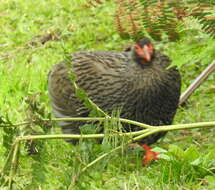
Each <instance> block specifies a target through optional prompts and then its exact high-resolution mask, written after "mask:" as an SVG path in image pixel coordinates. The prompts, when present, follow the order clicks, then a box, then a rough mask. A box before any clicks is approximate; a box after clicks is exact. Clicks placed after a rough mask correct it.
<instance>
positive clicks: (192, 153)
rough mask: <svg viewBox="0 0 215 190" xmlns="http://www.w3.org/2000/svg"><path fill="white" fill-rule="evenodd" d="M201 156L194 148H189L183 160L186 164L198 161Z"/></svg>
mask: <svg viewBox="0 0 215 190" xmlns="http://www.w3.org/2000/svg"><path fill="white" fill-rule="evenodd" d="M200 156H201V154H200V153H199V152H198V150H197V147H196V146H192V145H191V146H190V147H189V148H188V149H186V151H185V152H184V160H186V161H188V162H192V161H194V160H196V159H198V158H199V157H200Z"/></svg>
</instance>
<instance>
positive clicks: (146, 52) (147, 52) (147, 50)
mask: <svg viewBox="0 0 215 190" xmlns="http://www.w3.org/2000/svg"><path fill="white" fill-rule="evenodd" d="M142 50H143V57H144V59H145V60H146V61H147V62H150V61H151V59H152V53H153V49H152V46H150V45H144V46H143V48H142Z"/></svg>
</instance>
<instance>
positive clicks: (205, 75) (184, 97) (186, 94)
mask: <svg viewBox="0 0 215 190" xmlns="http://www.w3.org/2000/svg"><path fill="white" fill-rule="evenodd" d="M214 70H215V60H214V61H213V62H212V63H211V64H210V65H209V66H208V67H207V68H206V69H205V70H204V71H203V72H202V73H201V74H200V75H199V76H198V77H197V78H196V79H195V80H194V81H193V83H192V84H191V85H190V86H189V87H188V88H187V90H185V92H184V93H183V94H182V95H181V97H180V101H179V105H182V104H183V103H184V102H185V101H186V100H187V99H188V98H189V97H190V95H191V94H192V93H193V92H194V91H195V90H196V89H197V88H198V87H199V86H200V85H201V84H202V83H203V82H204V81H205V80H206V79H207V78H208V76H209V75H210V74H211V73H212V72H213V71H214Z"/></svg>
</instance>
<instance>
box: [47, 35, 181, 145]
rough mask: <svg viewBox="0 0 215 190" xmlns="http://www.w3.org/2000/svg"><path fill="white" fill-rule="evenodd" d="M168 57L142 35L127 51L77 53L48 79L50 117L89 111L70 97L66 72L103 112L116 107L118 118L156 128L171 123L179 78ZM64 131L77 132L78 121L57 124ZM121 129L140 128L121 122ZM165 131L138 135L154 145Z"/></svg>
mask: <svg viewBox="0 0 215 190" xmlns="http://www.w3.org/2000/svg"><path fill="white" fill-rule="evenodd" d="M170 63H171V61H170V59H169V58H168V57H167V56H166V55H164V54H163V53H161V52H160V51H158V50H156V49H155V48H154V46H153V45H152V43H151V41H150V40H149V39H148V38H144V39H142V40H139V41H137V42H136V44H135V45H134V46H133V47H132V49H131V50H130V51H124V52H115V51H78V52H75V53H73V54H72V59H71V68H69V67H68V65H67V64H66V63H59V64H57V65H55V66H54V67H53V69H52V71H51V72H50V74H49V77H48V90H49V95H50V98H51V103H52V108H53V113H54V115H55V116H56V117H58V118H59V117H83V116H88V113H89V110H88V109H87V108H86V107H85V106H84V105H83V104H82V102H81V101H80V100H79V99H78V98H77V97H76V96H75V94H74V87H73V85H72V83H71V81H70V80H69V76H68V70H70V69H72V71H73V72H74V73H75V74H76V75H77V80H76V83H77V85H78V86H79V87H80V88H82V89H84V90H85V91H86V92H87V94H88V96H89V97H90V99H91V100H92V101H93V102H94V103H96V104H97V105H98V106H99V107H100V108H101V109H103V110H104V111H105V112H107V113H111V111H112V110H114V109H116V108H119V107H120V108H121V117H122V118H126V119H130V120H135V121H139V122H142V123H145V124H149V125H153V126H158V125H169V124H171V123H172V121H173V118H174V115H175V113H176V110H177V107H178V103H179V97H180V89H181V79H180V73H179V71H178V70H177V69H176V68H175V67H171V68H168V66H169V65H170ZM59 124H60V125H61V126H62V128H63V132H64V133H71V134H79V133H80V129H79V127H80V125H83V124H84V123H83V122H59ZM124 127H125V130H126V131H129V130H131V131H137V130H140V128H139V127H137V126H130V127H129V126H127V125H125V126H124ZM164 135H165V133H164V132H162V133H158V134H154V135H151V136H149V137H146V138H144V139H141V140H140V142H141V143H144V144H148V145H149V144H152V143H155V142H156V141H157V140H158V139H159V138H160V137H162V136H164Z"/></svg>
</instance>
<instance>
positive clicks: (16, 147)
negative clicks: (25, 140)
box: [9, 140, 20, 190]
mask: <svg viewBox="0 0 215 190" xmlns="http://www.w3.org/2000/svg"><path fill="white" fill-rule="evenodd" d="M19 146H20V142H19V141H18V140H16V141H15V143H14V151H13V157H12V161H11V168H10V175H9V189H10V190H12V189H13V177H14V175H15V173H16V169H17V161H18V156H19V155H18V151H19Z"/></svg>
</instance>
